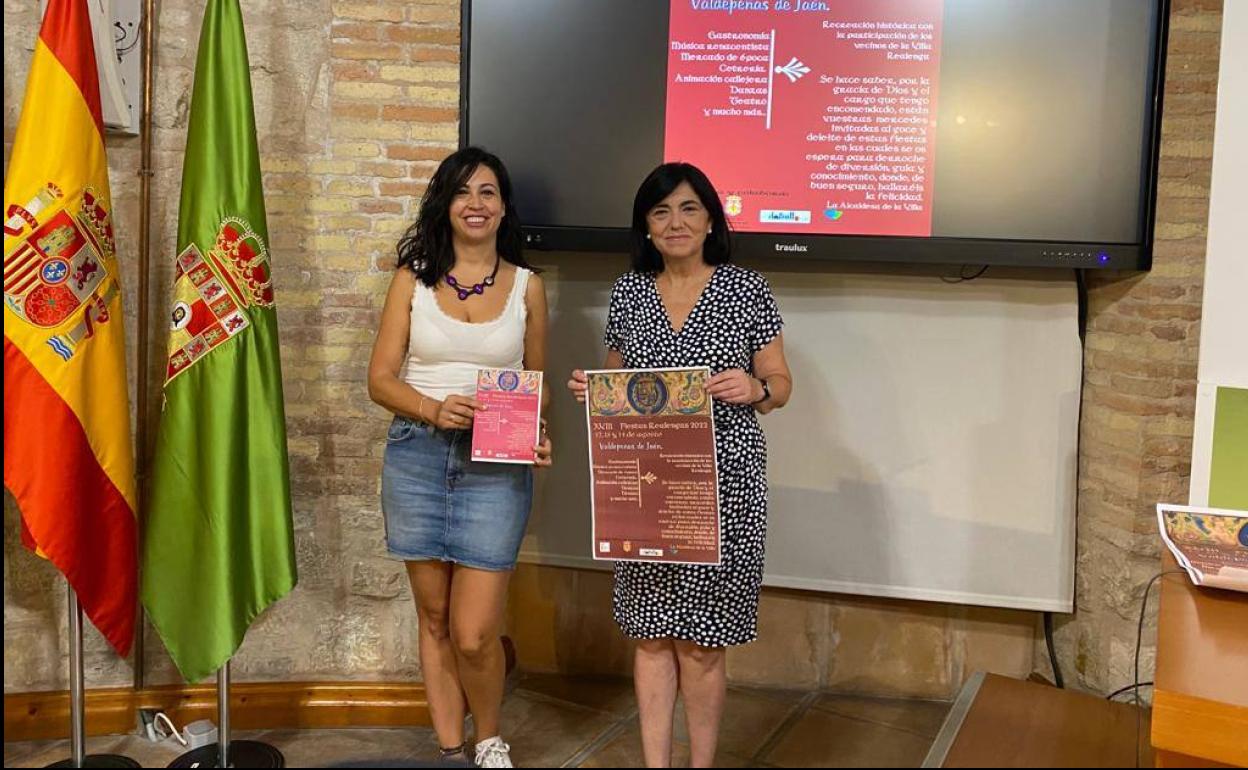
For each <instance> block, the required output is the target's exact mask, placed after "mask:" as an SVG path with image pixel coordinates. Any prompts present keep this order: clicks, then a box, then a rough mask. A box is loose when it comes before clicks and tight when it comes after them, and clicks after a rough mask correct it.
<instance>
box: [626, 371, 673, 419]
mask: <svg viewBox="0 0 1248 770" xmlns="http://www.w3.org/2000/svg"><path fill="white" fill-rule="evenodd" d="M628 403H629V406H631V407H633V411H635V412H637V413H638V414H658V413H659V412H662V411H663V408H664V407H665V406H667V385H666V384H664V382H663V379H662V378H661V377H659V376H658V375H657V374H654V373H652V372H638V373H637V374H634V375H632V376H631V377H629V378H628Z"/></svg>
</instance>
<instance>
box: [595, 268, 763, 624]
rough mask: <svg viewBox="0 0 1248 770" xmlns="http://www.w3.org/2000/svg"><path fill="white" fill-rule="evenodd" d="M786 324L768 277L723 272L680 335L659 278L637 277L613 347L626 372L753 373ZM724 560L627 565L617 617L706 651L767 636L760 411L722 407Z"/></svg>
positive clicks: (626, 290) (617, 311)
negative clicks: (762, 595) (762, 601)
mask: <svg viewBox="0 0 1248 770" xmlns="http://www.w3.org/2000/svg"><path fill="white" fill-rule="evenodd" d="M782 325H783V321H782V320H781V318H780V310H779V308H778V307H777V306H776V300H775V297H773V296H772V293H771V287H770V286H768V284H767V281H766V279H764V278H763V277H762V276H761V275H759V274H758V273H756V272H754V271H752V270H746V269H745V268H741V267H737V266H735V265H720V266H718V267H717V268H716V269H715V272H714V274H713V275H712V276H711V279H710V281H709V282H708V283H707V284H706V288H705V289H704V290H703V292H702V296H701V297H700V298H699V299H698V302H697V304H696V305H694V307H693V310H692V311H690V313H689V317H688V319H687V320H686V321H685V325H684V327H683V328H682V329H681V330H680V332H679V333H677V332H676V331H674V330H673V329H672V325H671V322H670V320H669V319H668V317H667V311H666V310H665V309H664V307H663V302H662V300H661V299H660V298H659V292H658V288H657V287H656V286H655V275H653V274H649V273H627V274H625V275H623V276H621V277H620V278H619V279H618V280H617V281H616V282H615V286H614V287H613V288H612V290H611V304H610V308H609V310H608V311H607V330H606V335H605V342H606V345H607V347H608V348H611V349H612V350H617V351H619V353H620V354H621V356H623V359H624V367H625V368H627V369H637V368H661V367H684V366H709V367H710V368H711V371H712V373H719V372H721V371H723V370H725V369H744V370H745V371H746V372H749V373H751V374H753V357H754V354H755V353H756V352H758V351H759V350H761V349H762V348H763V347H764V346H765V345H766V344H767V343H769V342H771V341H772V340H773V339H775V337H776V335H778V334H779V333H780V328H781V326H782ZM714 409H715V441H716V458H715V459H716V464H717V465H718V469H719V505H720V521H721V523H722V527H723V537H722V559H721V563H720V564H719V565H718V566H704V565H693V564H645V563H639V562H617V563H616V567H615V597H614V599H615V602H614V603H615V620H616V622H617V623H619V625H620V628H621V629H622V630H623V631H624V633H625V634H626V635H627V636H630V637H632V638H634V639H658V638H669V637H670V638H674V639H684V640H688V641H691V642H695V643H697V644H699V645H703V646H706V647H723V646H727V645H733V644H745V643H746V642H752V641H754V639H755V638H757V636H758V595H759V590H760V589H761V587H762V582H763V545H764V541H765V540H766V536H767V444H766V440H765V438H764V437H763V431H762V428H761V427H760V426H759V424H758V418H757V415H756V413H755V411H754V408H753V407H752V406H748V405H739V404H726V403H723V402H721V401H716V402H715V407H714Z"/></svg>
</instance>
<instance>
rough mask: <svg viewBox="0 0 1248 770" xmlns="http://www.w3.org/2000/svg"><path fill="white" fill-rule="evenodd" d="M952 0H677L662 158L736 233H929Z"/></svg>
mask: <svg viewBox="0 0 1248 770" xmlns="http://www.w3.org/2000/svg"><path fill="white" fill-rule="evenodd" d="M942 11H943V0H835V1H834V2H833V1H832V0H829V1H828V2H818V1H815V2H812V1H811V0H792V1H791V2H790V0H674V2H672V4H671V27H670V32H669V41H668V68H667V118H666V133H665V140H664V157H665V159H666V160H669V161H672V160H683V161H687V162H690V163H693V164H695V165H697V166H699V167H700V168H702V170H703V171H705V172H706V173H707V175H708V176H709V177H710V178H711V181H712V182H713V183H714V184H715V186H716V188H717V189H718V190H719V192H720V194H721V195H722V196H723V198H724V207H725V209H726V210H727V212H728V215H729V220H730V222H731V223H732V225H733V227H734V228H735V229H737V230H741V231H747V232H781V233H794V234H802V233H810V234H825V233H840V234H855V235H912V236H927V235H931V222H932V214H931V208H932V171H933V162H934V155H933V143H934V139H935V127H936V94H937V80H938V76H939V73H940V32H941V16H942Z"/></svg>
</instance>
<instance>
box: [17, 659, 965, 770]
mask: <svg viewBox="0 0 1248 770" xmlns="http://www.w3.org/2000/svg"><path fill="white" fill-rule="evenodd" d="M948 709H949V704H947V703H936V702H932V701H911V700H893V699H878V698H860V697H852V696H841V695H829V694H824V693H818V692H796V691H779V690H764V689H756V688H745V687H731V688H729V691H728V700H727V703H726V705H725V707H724V720H723V727H722V730H721V737H720V745H719V755H718V758H717V759H718V765H719V766H720V767H917V766H918V765H919V763H921V762H922V761H923V757H924V756H925V755H926V754H927V750H928V747H929V746H930V745H931V743H932V739H933V738H935V736H936V733H937V731H938V730H939V729H940V725H941V722H942V721H943V720H944V717H945V713H946V711H948ZM677 711H678V713H677V728H676V745H675V749H674V752H673V753H674V757H673V761H674V763H675V764H676V765H677V766H681V765H687V764H688V758H689V747H688V744H687V743H686V736H685V731H684V725H683V713H681V712H680V710H679V706H678V707H677ZM503 730H504V737H505V738H506V739H507V740H508V741H509V742H510V743H511V747H512V749H511V755H512V758H513V760H514V761H515V763H516V765H517V766H519V767H641V766H643V762H642V759H641V741H640V737H639V733H638V725H637V709H636V705H635V702H634V700H633V689H632V682H631V680H628V679H615V678H601V677H561V676H548V675H536V674H529V675H522V676H520V677H518V678H517V680H516V682H515V686H514V689H512V690H511V692H510V693H509V695H508V697H507V701H506V702H505V703H504V705H503ZM234 737H236V738H247V739H252V740H262V741H265V742H267V743H270V744H272V745H274V746H276V747H277V748H279V749H280V750H281V751H282V753H283V754H284V755H285V756H286V764H287V766H288V767H330V766H333V765H334V764H337V763H346V762H361V761H373V762H377V763H378V764H379V765H381V766H384V764H383V763H384V762H385V761H386V760H407V761H412V760H428V759H430V758H432V757H433V756H434V755H435V753H436V752H435V749H436V747H437V741H436V740H435V739H434V737H433V732H432V731H431V730H429V729H427V728H413V729H384V730H383V729H362V728H360V729H343V730H265V731H245V732H241V731H240V732H237V733H236V734H235V736H234ZM87 749H88V751H90V752H108V753H118V754H125V755H126V756H129V757H131V758H133V759H135V760H137V761H139V762H142V763H143V764H144V766H146V767H164V766H165V765H167V764H168V763H169V762H170V761H171V760H173V759H174V757H176V756H177V754H178V752H177V751H175V750H174V749H173V748H165V747H164V746H157V745H153V744H151V743H148V742H146V741H144V740H141V739H139V738H138V737H136V736H115V737H108V738H92V739H90V740H89V741H88V747H87ZM68 753H69V746H68V742H66V741H29V742H24V743H5V744H4V764H5V767H42V766H44V765H46V764H48V763H50V762H54V761H56V760H59V759H64V758H66V757H67V756H68Z"/></svg>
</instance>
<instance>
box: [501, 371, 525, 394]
mask: <svg viewBox="0 0 1248 770" xmlns="http://www.w3.org/2000/svg"><path fill="white" fill-rule="evenodd" d="M498 387H499V388H500V389H502V390H515V389H516V388H518V387H520V376H519V375H518V374H516V373H515V372H502V373H500V374H499V375H498Z"/></svg>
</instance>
